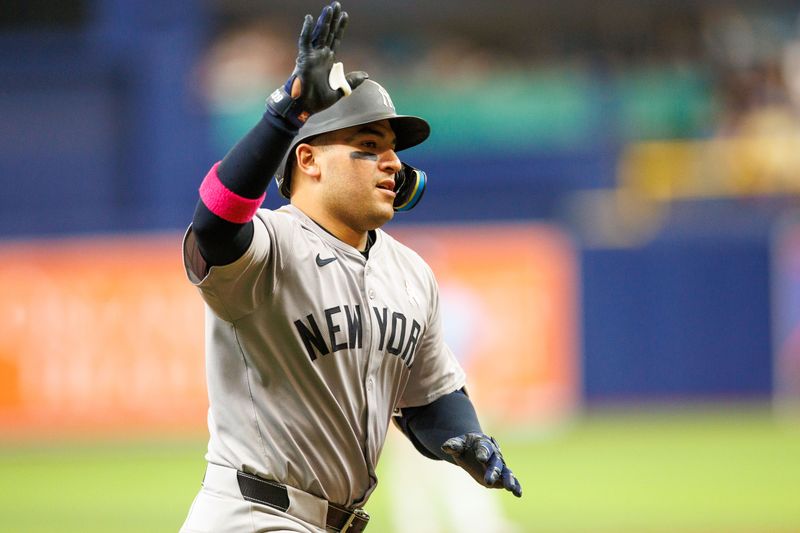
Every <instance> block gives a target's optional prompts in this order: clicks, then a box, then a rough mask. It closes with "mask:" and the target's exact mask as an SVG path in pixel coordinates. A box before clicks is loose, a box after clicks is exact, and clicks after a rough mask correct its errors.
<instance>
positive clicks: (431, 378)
mask: <svg viewBox="0 0 800 533" xmlns="http://www.w3.org/2000/svg"><path fill="white" fill-rule="evenodd" d="M426 266H427V265H426ZM429 273H430V287H431V288H430V305H431V307H430V315H429V320H428V324H427V327H426V329H425V333H424V334H423V337H422V339H421V343H420V347H419V350H418V352H417V353H416V355H415V357H414V364H413V365H412V366H411V375H410V376H409V379H408V383H407V384H406V388H405V391H404V392H403V395H402V397H401V399H400V403H399V404H398V405H397V407H400V408H404V407H418V406H421V405H427V404H429V403H431V402H433V401H435V400H437V399H438V398H440V397H441V396H444V395H445V394H449V393H451V392H453V391H455V390H458V389H460V388H462V387H464V384H465V381H466V375H465V373H464V370H463V369H462V368H461V365H460V364H459V363H458V360H457V359H456V357H455V355H454V354H453V352H452V350H450V348H449V347H448V346H447V344H446V343H445V341H444V332H443V330H442V317H441V315H440V314H439V287H438V285H437V284H436V280H435V279H434V277H433V273H432V272H430V270H429Z"/></svg>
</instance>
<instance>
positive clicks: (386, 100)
mask: <svg viewBox="0 0 800 533" xmlns="http://www.w3.org/2000/svg"><path fill="white" fill-rule="evenodd" d="M378 120H388V121H389V124H390V125H391V127H392V130H393V131H394V134H395V136H396V138H397V143H396V145H395V151H396V152H399V151H400V150H405V149H406V148H411V147H412V146H416V145H418V144H419V143H421V142H422V141H424V140H425V139H427V138H428V135H430V132H431V127H430V125H429V124H428V123H427V122H426V121H425V120H423V119H421V118H419V117H413V116H407V115H398V114H397V112H396V111H395V109H394V104H393V103H392V99H391V97H390V96H389V93H388V92H386V89H384V88H383V87H381V85H380V84H378V83H376V82H374V81H372V80H366V81H364V83H362V84H361V85H359V86H358V87H356V88H355V89H354V90H353V92H352V93H351V94H350V96H345V97H344V98H342V99H340V100H339V101H338V102H336V103H335V104H333V105H332V106H331V107H329V108H328V109H325V110H323V111H320V112H319V113H315V114H314V115H311V117H310V118H309V119H308V121H307V122H306V123H305V124H304V125H303V127H302V128H300V132H299V133H298V135H297V138H296V139H295V141H294V143H292V146H291V148H289V151H288V152H287V153H286V155H285V156H284V158H283V161H282V162H281V164H280V166H279V167H278V171H277V173H276V174H275V180H276V181H277V182H278V189H279V190H280V192H281V194H282V195H283V196H285V197H286V198H289V192H290V190H291V187H290V183H291V178H292V165H293V164H294V150H295V148H297V145H299V144H300V143H303V142H308V141H309V140H310V139H311V138H312V137H316V136H317V135H320V134H323V133H328V132H331V131H336V130H341V129H344V128H350V127H352V126H360V125H361V124H367V123H369V122H375V121H378ZM404 166H407V165H404ZM420 173H421V174H422V176H421V179H422V188H424V179H425V176H424V173H422V172H420ZM421 193H422V190H420V191H419V196H421ZM416 200H417V201H418V200H419V197H417V199H416ZM414 203H416V202H414ZM410 207H413V206H410ZM410 207H409V208H410Z"/></svg>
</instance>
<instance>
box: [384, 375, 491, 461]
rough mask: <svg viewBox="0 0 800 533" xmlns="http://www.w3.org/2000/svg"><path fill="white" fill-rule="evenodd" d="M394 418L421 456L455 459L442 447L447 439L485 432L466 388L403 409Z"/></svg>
mask: <svg viewBox="0 0 800 533" xmlns="http://www.w3.org/2000/svg"><path fill="white" fill-rule="evenodd" d="M395 421H396V423H397V425H398V426H399V427H400V430H401V431H403V433H405V435H406V436H407V437H408V439H409V440H410V441H411V443H412V444H413V445H414V447H415V448H416V449H417V450H418V451H419V452H420V453H421V454H422V455H424V456H425V457H428V458H430V459H441V460H444V461H448V462H451V463H452V462H453V458H452V457H450V456H449V455H447V454H446V453H444V452H443V451H442V448H441V446H442V444H444V443H445V441H446V440H447V439H450V438H452V437H458V436H460V435H464V434H466V433H482V432H483V430H482V429H481V425H480V423H479V422H478V415H477V414H476V413H475V407H473V405H472V401H470V399H469V396H467V395H466V393H465V392H464V390H463V389H461V390H457V391H455V392H451V393H450V394H446V395H444V396H442V397H441V398H439V399H437V400H436V401H434V402H431V403H429V404H428V405H423V406H421V407H407V408H405V409H402V416H400V417H399V418H396V419H395Z"/></svg>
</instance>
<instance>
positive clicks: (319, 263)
mask: <svg viewBox="0 0 800 533" xmlns="http://www.w3.org/2000/svg"><path fill="white" fill-rule="evenodd" d="M334 261H336V258H335V257H326V258H325V259H322V258H321V257H320V256H319V254H317V266H320V267H324V266H325V265H327V264H328V263H333V262H334Z"/></svg>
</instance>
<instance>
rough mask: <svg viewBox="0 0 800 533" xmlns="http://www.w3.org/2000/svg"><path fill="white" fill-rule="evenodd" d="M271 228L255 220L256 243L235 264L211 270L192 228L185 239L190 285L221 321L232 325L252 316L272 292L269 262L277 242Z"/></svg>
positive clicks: (184, 260) (184, 259)
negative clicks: (194, 287) (274, 243)
mask: <svg viewBox="0 0 800 533" xmlns="http://www.w3.org/2000/svg"><path fill="white" fill-rule="evenodd" d="M271 233H272V232H271V231H270V229H269V228H268V224H267V223H266V222H265V221H264V220H263V219H262V218H261V217H259V216H256V217H254V218H253V240H252V242H251V243H250V246H249V247H248V248H247V250H246V251H245V252H244V254H242V256H241V257H239V258H238V259H237V260H236V261H234V262H233V263H230V264H227V265H222V266H212V267H210V268H209V266H208V264H207V263H206V261H205V260H204V259H203V256H202V254H201V253H200V249H199V248H198V246H197V240H196V238H195V235H194V233H193V232H192V228H191V227H189V229H188V230H187V231H186V235H185V236H184V239H183V264H184V268H185V270H186V275H187V277H188V278H189V281H190V282H191V283H192V284H193V285H194V286H196V287H197V288H198V289H199V290H200V294H201V295H202V297H203V300H204V301H205V302H206V304H207V305H208V306H209V307H210V308H211V310H212V311H213V312H214V313H215V314H216V315H217V316H219V317H220V318H221V319H223V320H225V321H228V322H233V321H236V320H238V319H240V318H242V317H243V316H246V315H248V314H250V313H252V312H253V311H254V310H255V309H256V308H257V307H258V306H259V305H260V304H261V302H262V301H263V299H264V297H265V296H266V295H267V294H268V293H269V291H270V284H271V276H270V275H269V270H270V268H269V267H270V263H271V261H270V259H271V255H274V251H273V250H272V249H273V246H272V243H273V242H275V240H274V238H273V236H272V235H271Z"/></svg>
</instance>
